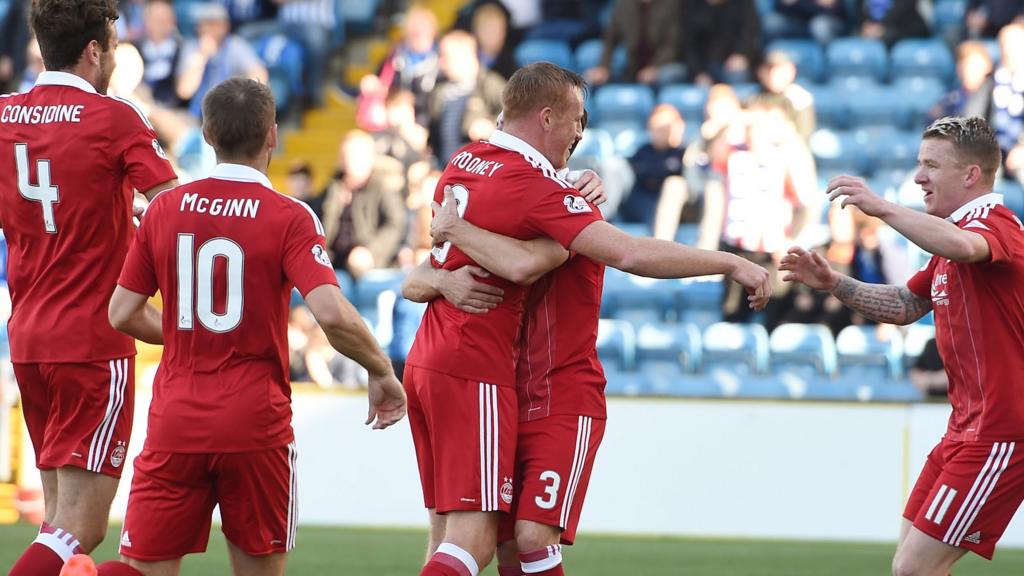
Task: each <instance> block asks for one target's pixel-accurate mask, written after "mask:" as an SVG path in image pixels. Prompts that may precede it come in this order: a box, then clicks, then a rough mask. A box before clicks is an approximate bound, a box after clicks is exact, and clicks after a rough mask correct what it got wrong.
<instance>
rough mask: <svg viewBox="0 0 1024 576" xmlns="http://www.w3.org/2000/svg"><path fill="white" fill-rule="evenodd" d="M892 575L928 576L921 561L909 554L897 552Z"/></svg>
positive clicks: (893, 561) (893, 560)
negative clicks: (916, 560)
mask: <svg viewBox="0 0 1024 576" xmlns="http://www.w3.org/2000/svg"><path fill="white" fill-rule="evenodd" d="M892 576H926V575H925V573H924V572H923V571H922V570H921V566H920V564H919V563H917V562H915V561H914V558H913V557H912V556H910V555H908V554H903V553H901V552H897V553H896V556H894V557H893V559H892Z"/></svg>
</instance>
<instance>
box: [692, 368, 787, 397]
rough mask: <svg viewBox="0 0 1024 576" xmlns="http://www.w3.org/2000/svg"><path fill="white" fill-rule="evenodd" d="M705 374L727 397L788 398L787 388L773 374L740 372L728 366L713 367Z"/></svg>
mask: <svg viewBox="0 0 1024 576" xmlns="http://www.w3.org/2000/svg"><path fill="white" fill-rule="evenodd" d="M707 376H708V377H709V378H710V379H712V380H713V381H714V382H715V383H717V384H718V386H719V388H721V391H722V392H721V394H722V396H725V397H728V398H767V399H783V398H789V389H788V388H787V387H786V386H785V384H783V383H782V381H780V380H779V379H778V378H775V377H774V376H770V375H769V376H760V375H750V374H741V373H738V372H736V371H735V370H732V369H728V368H715V369H713V370H711V372H710V373H709V374H708V375H707Z"/></svg>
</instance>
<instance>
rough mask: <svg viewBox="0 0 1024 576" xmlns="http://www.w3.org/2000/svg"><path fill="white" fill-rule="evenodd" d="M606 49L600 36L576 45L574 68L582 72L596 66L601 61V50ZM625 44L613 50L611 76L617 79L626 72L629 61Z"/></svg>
mask: <svg viewBox="0 0 1024 576" xmlns="http://www.w3.org/2000/svg"><path fill="white" fill-rule="evenodd" d="M603 50H604V42H603V41H602V40H601V39H600V38H592V39H590V40H587V41H585V42H583V43H581V44H580V45H579V46H577V47H576V53H575V54H574V62H575V65H574V66H573V67H572V69H573V70H575V71H577V72H579V73H580V74H582V73H584V72H586V71H587V70H589V69H591V68H594V67H595V66H597V65H598V64H600V63H601V52H602V51H603ZM627 58H628V57H627V56H626V48H625V46H619V47H618V48H616V49H615V50H614V51H613V52H612V62H611V64H612V65H611V78H612V80H617V79H620V78H621V77H622V75H623V74H625V73H626V64H627V62H628V60H627Z"/></svg>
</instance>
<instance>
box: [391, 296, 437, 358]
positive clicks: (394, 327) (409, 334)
mask: <svg viewBox="0 0 1024 576" xmlns="http://www.w3.org/2000/svg"><path fill="white" fill-rule="evenodd" d="M426 310H427V305H426V303H420V302H413V301H411V300H406V299H405V298H402V297H401V296H398V297H397V298H396V299H395V304H394V309H393V312H392V315H391V334H392V336H391V340H390V342H389V343H388V347H387V352H388V356H390V357H391V359H393V360H405V357H406V356H408V355H409V349H410V348H412V342H413V340H414V339H415V338H416V331H417V330H419V328H420V321H421V320H422V319H423V313H424V312H425V311H426Z"/></svg>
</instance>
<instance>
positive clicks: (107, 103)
mask: <svg viewBox="0 0 1024 576" xmlns="http://www.w3.org/2000/svg"><path fill="white" fill-rule="evenodd" d="M96 97H97V98H99V99H100V100H99V101H100V102H101V103H102V104H103V106H104V107H105V108H106V109H107V110H109V111H110V117H111V120H112V126H113V127H115V128H121V129H126V128H127V129H129V130H139V129H145V130H150V131H153V130H154V128H153V124H151V123H150V122H149V118H147V117H146V115H145V114H143V112H142V109H141V108H139V105H138V104H136V103H134V102H132V101H131V100H128V99H127V98H121V97H119V96H109V95H100V94H97V95H96Z"/></svg>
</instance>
